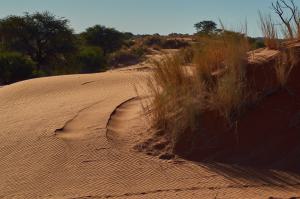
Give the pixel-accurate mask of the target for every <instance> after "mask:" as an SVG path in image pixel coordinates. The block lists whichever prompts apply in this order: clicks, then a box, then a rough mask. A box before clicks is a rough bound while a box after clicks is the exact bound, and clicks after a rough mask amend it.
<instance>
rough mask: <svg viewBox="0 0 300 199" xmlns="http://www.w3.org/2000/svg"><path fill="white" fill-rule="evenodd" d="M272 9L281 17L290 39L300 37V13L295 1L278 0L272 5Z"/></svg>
mask: <svg viewBox="0 0 300 199" xmlns="http://www.w3.org/2000/svg"><path fill="white" fill-rule="evenodd" d="M272 9H273V10H274V11H275V13H276V14H277V15H278V16H279V18H280V20H281V21H282V22H283V24H284V26H285V27H286V29H287V35H288V37H289V38H290V39H294V38H295V34H297V37H298V38H299V37H300V12H299V8H298V7H297V6H296V4H295V2H294V0H288V1H286V0H277V1H276V2H275V3H272Z"/></svg>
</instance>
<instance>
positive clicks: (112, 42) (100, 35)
mask: <svg viewBox="0 0 300 199" xmlns="http://www.w3.org/2000/svg"><path fill="white" fill-rule="evenodd" d="M82 36H83V38H84V40H85V41H86V43H87V45H91V46H97V47H100V48H102V50H103V52H104V54H108V53H112V52H114V51H116V50H118V49H120V48H121V47H122V45H123V43H124V40H125V38H126V37H125V35H124V34H123V33H121V32H119V31H117V30H115V29H114V28H107V27H105V26H101V25H95V26H93V27H90V28H88V29H87V30H86V31H85V32H84V33H82ZM126 36H128V34H126Z"/></svg>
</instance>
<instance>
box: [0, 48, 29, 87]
mask: <svg viewBox="0 0 300 199" xmlns="http://www.w3.org/2000/svg"><path fill="white" fill-rule="evenodd" d="M34 70H35V63H34V62H33V61H32V60H31V59H30V58H28V57H25V56H23V55H21V54H20V53H17V52H1V53H0V83H2V84H10V83H13V82H17V81H21V80H25V79H29V78H32V77H34Z"/></svg>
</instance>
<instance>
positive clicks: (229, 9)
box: [0, 0, 299, 36]
mask: <svg viewBox="0 0 300 199" xmlns="http://www.w3.org/2000/svg"><path fill="white" fill-rule="evenodd" d="M0 2H1V6H0V17H1V18H3V17H5V16H7V15H22V14H23V13H24V12H30V13H32V12H35V11H50V12H51V13H53V14H55V15H57V16H59V17H65V18H67V19H69V20H70V26H71V27H72V28H73V29H74V30H75V32H77V33H78V32H82V31H84V30H85V29H86V28H87V27H90V26H93V25H95V24H101V25H105V26H108V27H114V28H116V29H118V30H120V31H128V32H133V33H136V34H137V33H139V34H144V33H149V34H153V33H160V34H169V33H172V32H177V33H194V32H195V30H194V27H193V24H195V23H197V22H199V21H202V20H213V21H215V22H218V19H219V18H220V19H222V21H223V23H224V24H225V25H226V27H227V28H230V29H238V28H239V27H240V26H241V24H242V23H244V22H245V20H246V19H247V22H248V34H249V35H251V36H261V32H260V30H259V26H258V10H261V11H262V12H265V13H269V12H271V9H270V7H271V2H273V0H0ZM296 2H297V4H298V5H299V1H298V0H296Z"/></svg>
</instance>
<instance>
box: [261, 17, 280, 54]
mask: <svg viewBox="0 0 300 199" xmlns="http://www.w3.org/2000/svg"><path fill="white" fill-rule="evenodd" d="M259 19H260V27H261V31H262V33H263V36H264V43H265V45H266V46H267V47H268V48H269V49H274V50H277V49H279V46H280V44H279V40H278V32H277V28H276V26H275V23H274V22H273V19H272V17H271V15H265V16H264V15H263V14H262V13H261V12H259Z"/></svg>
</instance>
